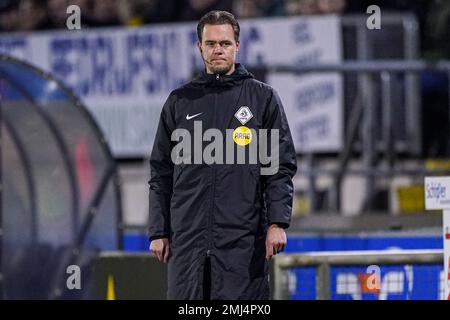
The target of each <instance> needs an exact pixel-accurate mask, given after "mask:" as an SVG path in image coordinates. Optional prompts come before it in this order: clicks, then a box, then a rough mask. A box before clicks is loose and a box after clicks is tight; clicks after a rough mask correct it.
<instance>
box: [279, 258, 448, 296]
mask: <svg viewBox="0 0 450 320" xmlns="http://www.w3.org/2000/svg"><path fill="white" fill-rule="evenodd" d="M273 276H274V282H273V283H274V298H275V299H278V300H281V299H282V300H287V299H293V300H316V299H317V300H351V299H353V300H442V299H443V298H444V285H445V283H446V282H447V281H449V280H450V279H448V277H447V276H445V275H444V271H443V252H442V250H385V251H341V252H315V253H304V254H282V255H279V256H276V257H275V261H274V271H273Z"/></svg>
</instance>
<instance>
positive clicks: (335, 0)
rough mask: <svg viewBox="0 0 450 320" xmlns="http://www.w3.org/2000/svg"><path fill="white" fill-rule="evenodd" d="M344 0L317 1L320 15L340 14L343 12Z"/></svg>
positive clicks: (345, 2)
mask: <svg viewBox="0 0 450 320" xmlns="http://www.w3.org/2000/svg"><path fill="white" fill-rule="evenodd" d="M346 4H347V1H346V0H317V5H318V7H319V11H320V13H322V14H341V13H343V12H344V9H345V6H346Z"/></svg>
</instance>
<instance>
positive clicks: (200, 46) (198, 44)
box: [197, 41, 203, 53]
mask: <svg viewBox="0 0 450 320" xmlns="http://www.w3.org/2000/svg"><path fill="white" fill-rule="evenodd" d="M197 48H198V49H199V50H200V53H203V52H202V44H201V42H200V41H197Z"/></svg>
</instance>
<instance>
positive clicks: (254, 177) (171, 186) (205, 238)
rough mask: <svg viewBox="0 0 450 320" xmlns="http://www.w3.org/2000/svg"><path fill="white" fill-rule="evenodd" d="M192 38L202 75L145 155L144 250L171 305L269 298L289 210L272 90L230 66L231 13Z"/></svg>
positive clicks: (214, 18) (180, 92)
mask: <svg viewBox="0 0 450 320" xmlns="http://www.w3.org/2000/svg"><path fill="white" fill-rule="evenodd" d="M197 34H198V43H197V45H198V48H199V50H200V53H201V55H202V58H203V60H204V63H205V70H204V71H203V73H202V74H200V75H199V76H198V77H197V78H195V79H194V80H193V81H191V82H190V83H188V84H187V85H184V86H183V87H181V88H178V89H176V90H174V91H173V92H171V94H170V95H169V97H168V99H167V101H166V103H165V104H164V106H163V109H162V111H161V118H160V121H159V125H158V130H157V134H156V137H155V142H154V145H153V150H152V154H151V158H150V169H151V178H150V181H149V185H150V196H149V203H150V221H149V222H150V228H149V233H150V239H151V244H150V251H151V252H153V253H154V254H155V255H156V256H157V257H158V259H159V260H160V261H163V262H168V293H167V294H168V298H169V299H268V298H269V282H268V264H269V260H270V259H271V257H272V256H273V255H275V254H277V253H279V252H281V251H283V249H284V247H285V246H286V233H285V231H284V229H285V228H287V227H288V226H289V223H290V219H291V212H292V197H293V184H292V177H293V176H294V175H295V172H296V170H297V164H296V154H295V150H294V145H293V142H292V138H291V134H290V130H289V126H288V123H287V119H286V115H285V113H284V110H283V106H282V104H281V101H280V98H279V97H278V95H277V93H276V92H275V90H274V89H273V88H271V87H270V86H268V85H267V84H264V83H262V82H260V81H257V80H255V79H254V78H253V76H252V75H251V74H250V73H249V72H247V70H246V69H245V68H244V67H243V66H242V65H240V64H237V63H235V59H236V53H237V51H238V50H239V24H238V22H237V21H236V20H235V18H234V16H233V15H232V14H230V13H228V12H225V11H211V12H209V13H207V14H206V15H205V16H204V17H202V19H201V20H200V22H199V24H198V26H197ZM269 140H270V141H269ZM176 142H178V143H176ZM209 142H210V143H209ZM255 145H256V149H255V148H253V147H254V146H255ZM267 149H268V150H269V151H270V152H268V153H267ZM255 150H258V151H257V152H258V155H259V158H258V161H254V160H255V157H254V156H255V154H256V152H255ZM264 150H265V151H266V153H264ZM269 154H270V157H269Z"/></svg>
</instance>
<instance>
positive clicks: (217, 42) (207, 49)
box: [197, 24, 239, 74]
mask: <svg viewBox="0 0 450 320" xmlns="http://www.w3.org/2000/svg"><path fill="white" fill-rule="evenodd" d="M197 46H198V47H199V49H200V54H201V55H202V57H203V61H204V62H205V66H206V71H207V72H208V73H221V74H231V73H233V72H234V63H235V61H236V53H237V52H238V51H239V41H235V40H234V31H233V27H232V26H231V25H230V24H218V25H212V24H206V25H205V26H204V27H203V34H202V42H201V43H200V42H197Z"/></svg>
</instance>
